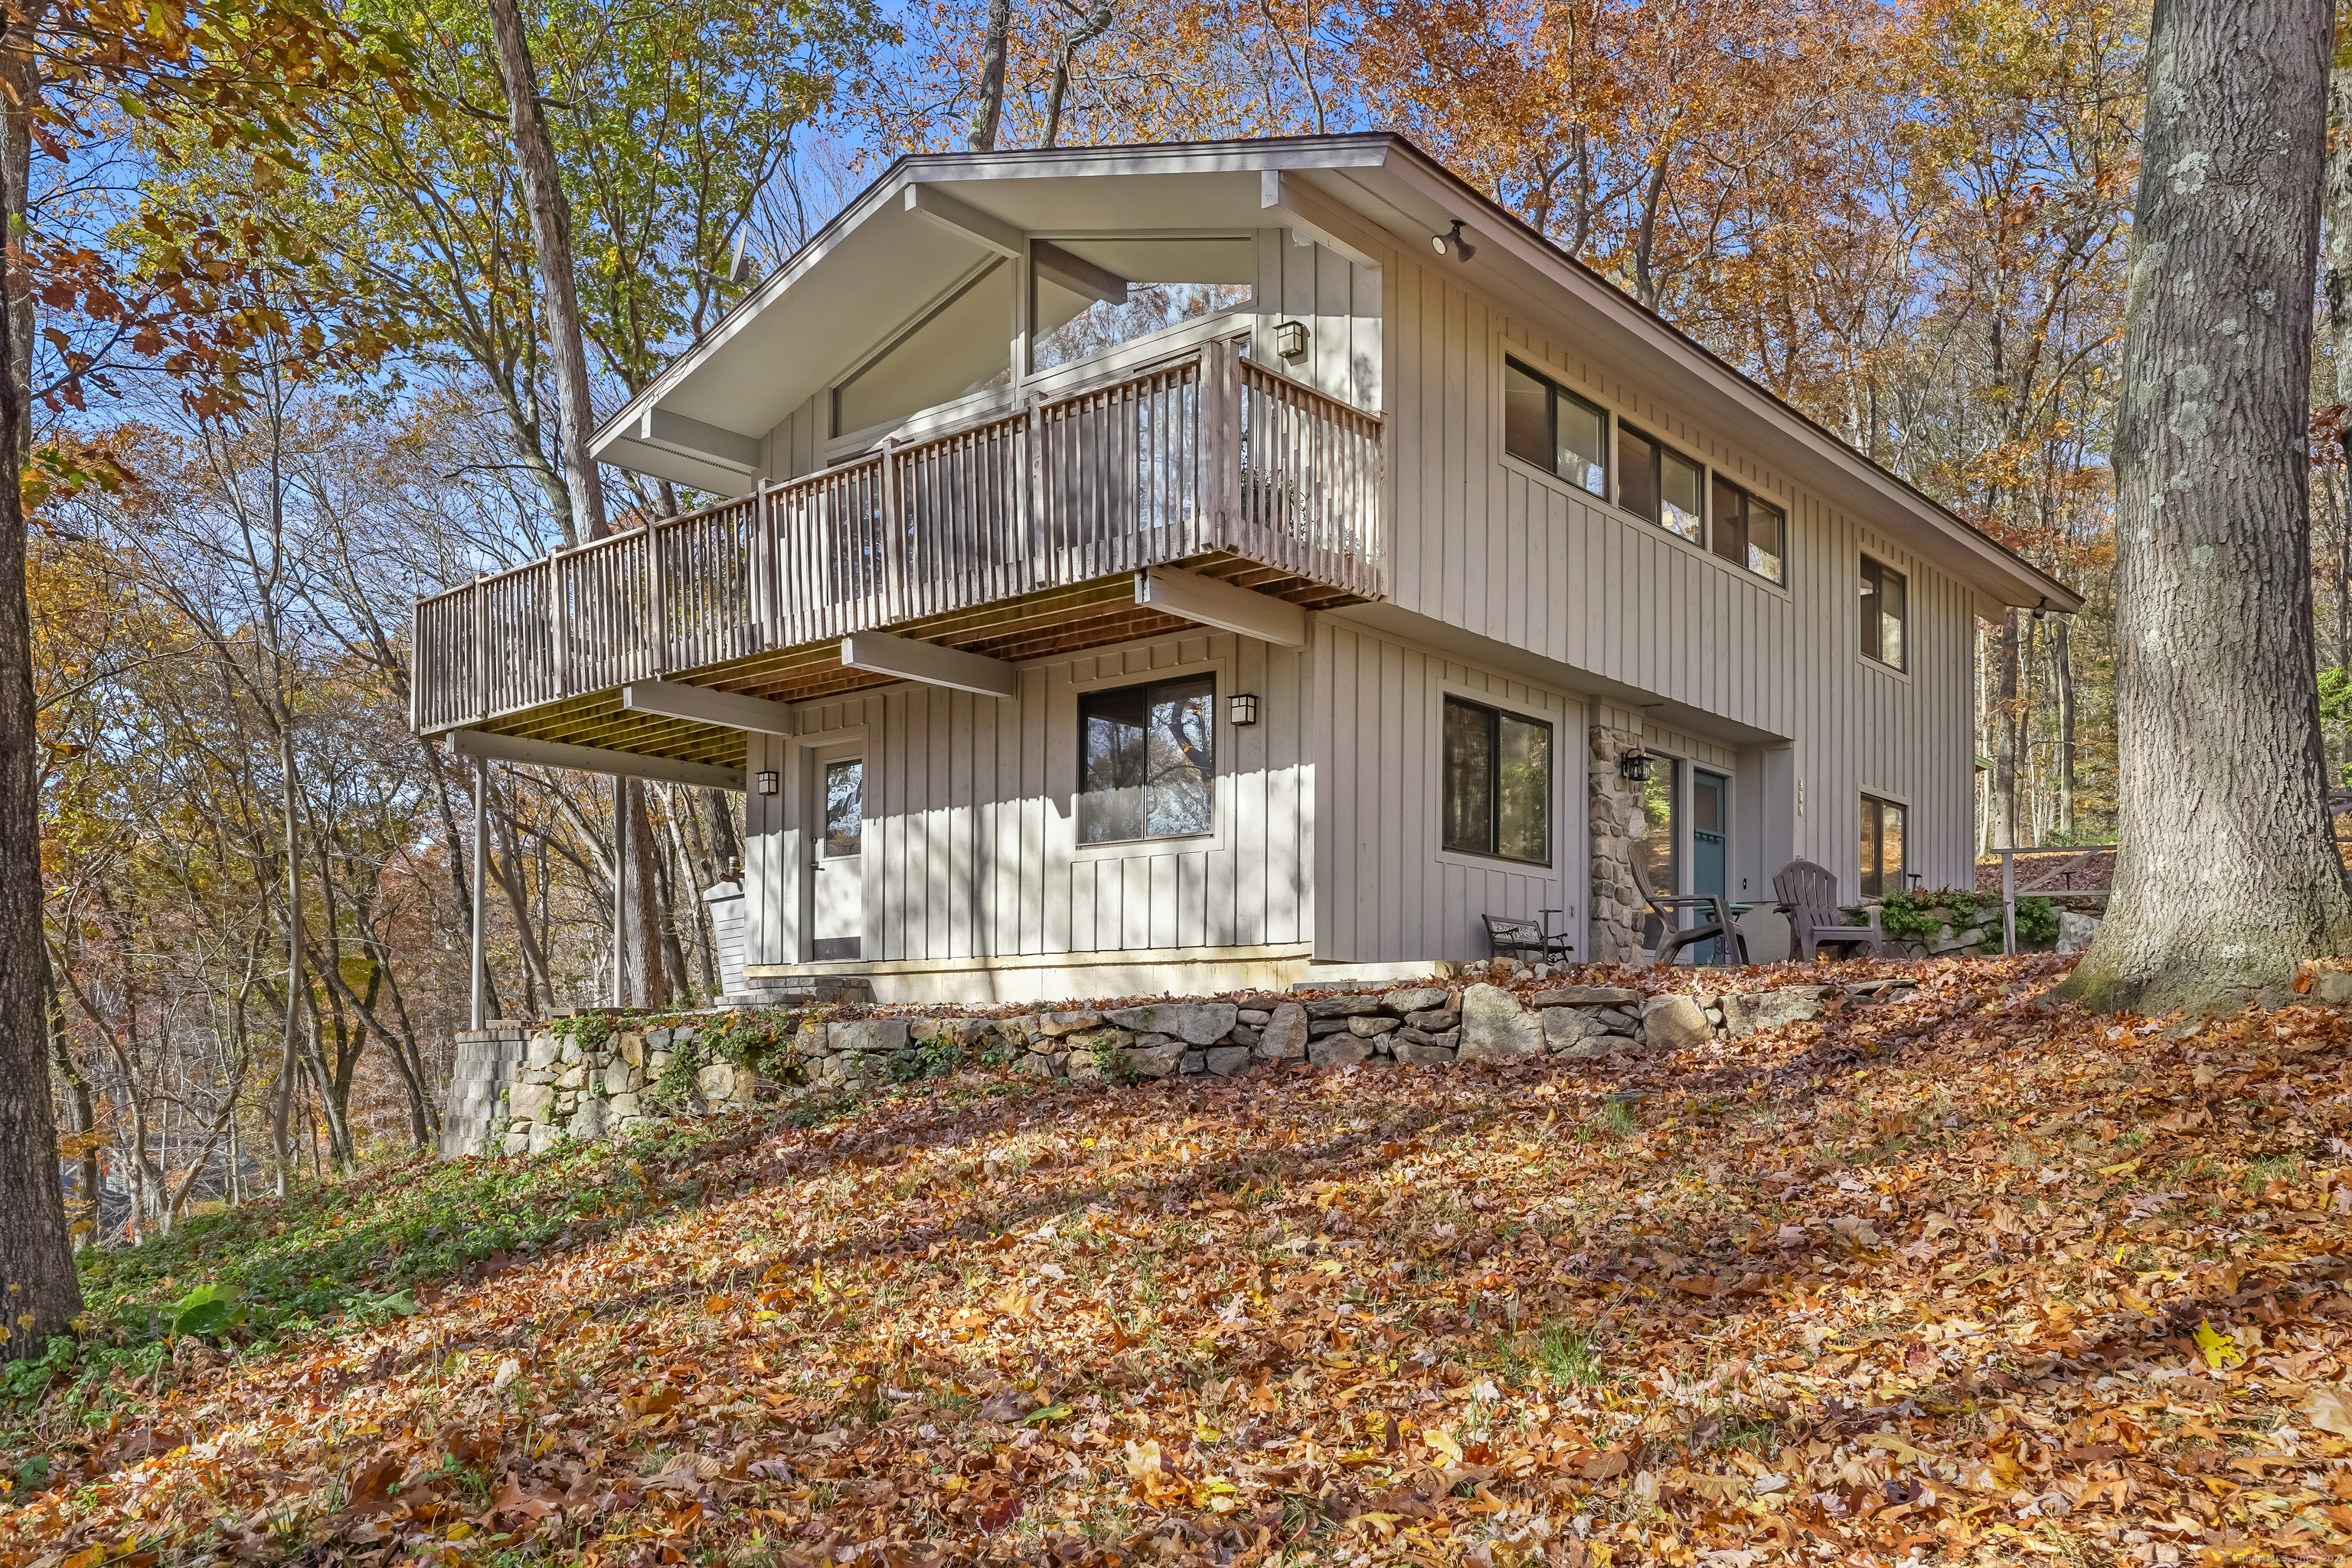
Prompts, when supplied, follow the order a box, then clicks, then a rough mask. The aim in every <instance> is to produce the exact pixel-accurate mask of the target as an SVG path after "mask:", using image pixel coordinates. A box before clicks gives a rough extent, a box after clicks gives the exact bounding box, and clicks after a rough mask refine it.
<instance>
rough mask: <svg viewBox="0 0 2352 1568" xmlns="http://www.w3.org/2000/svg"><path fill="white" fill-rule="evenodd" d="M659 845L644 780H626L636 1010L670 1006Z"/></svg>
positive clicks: (665, 920) (665, 916)
mask: <svg viewBox="0 0 2352 1568" xmlns="http://www.w3.org/2000/svg"><path fill="white" fill-rule="evenodd" d="M660 855H661V846H660V845H659V844H657V843H656V841H655V839H654V825H653V817H652V816H651V815H650V814H649V813H648V812H647V811H646V781H645V780H643V779H631V780H630V781H629V898H630V900H631V902H632V903H634V904H635V909H634V910H631V912H630V916H629V919H630V922H631V924H632V925H633V926H634V927H635V929H634V930H633V931H631V932H630V935H631V936H633V937H634V938H635V941H636V943H637V951H636V952H635V954H634V955H633V956H634V957H635V960H636V963H637V974H638V977H639V982H640V984H641V986H642V989H641V990H640V991H639V992H638V993H637V1005H639V1006H640V1007H667V1006H668V1005H670V984H669V981H670V971H669V963H668V955H667V953H666V952H664V951H663V946H662V941H663V935H664V933H665V932H666V931H667V930H668V927H669V920H668V915H667V910H664V908H663V907H662V905H663V899H662V890H663V888H664V886H665V884H666V883H667V881H668V879H667V878H666V877H664V876H662V875H661V870H660V868H659V866H658V865H657V864H656V861H657V860H658V858H659V857H660Z"/></svg>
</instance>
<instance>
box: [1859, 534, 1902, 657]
mask: <svg viewBox="0 0 2352 1568" xmlns="http://www.w3.org/2000/svg"><path fill="white" fill-rule="evenodd" d="M1909 586H1910V584H1908V583H1907V582H1906V581H1905V579H1904V576H1903V574H1902V573H1900V572H1897V571H1896V570H1895V568H1894V567H1892V566H1887V565H1885V564H1882V563H1879V562H1876V561H1873V560H1872V559H1871V558H1870V557H1869V556H1867V555H1865V556H1864V557H1863V558H1862V651H1863V652H1864V653H1866V654H1868V655H1869V656H1870V657H1871V658H1874V659H1876V660H1878V662H1879V663H1881V664H1891V665H1893V666H1894V667H1895V668H1897V669H1902V668H1906V667H1905V665H1904V663H1903V658H1904V647H1903V644H1904V637H1903V632H1904V627H1905V624H1906V621H1907V620H1908V619H1909V616H1910V605H1909V603H1908V599H1909V593H1908V590H1909Z"/></svg>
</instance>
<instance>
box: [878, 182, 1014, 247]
mask: <svg viewBox="0 0 2352 1568" xmlns="http://www.w3.org/2000/svg"><path fill="white" fill-rule="evenodd" d="M907 210H908V212H910V213H912V214H914V215H915V216H917V217H920V218H929V220H930V221H931V222H933V223H935V224H937V225H938V226H940V227H941V228H943V229H946V230H947V231H948V232H949V233H950V234H953V235H960V236H961V237H963V238H965V239H969V240H971V241H973V242H974V243H976V244H980V245H984V246H986V247H988V248H989V249H991V250H993V251H995V252H997V253H998V254H999V255H1002V256H1011V257H1015V258H1017V257H1019V256H1020V254H1021V250H1022V243H1023V241H1024V238H1025V236H1024V235H1023V234H1022V232H1021V231H1020V230H1019V229H1017V228H1015V227H1013V226H1012V225H1011V224H1009V223H1006V222H1005V221H1004V220H1003V218H1001V217H991V216H988V215H987V214H986V213H984V212H982V211H981V210H980V209H979V208H978V207H975V206H973V205H971V204H970V203H968V202H960V201H958V200H957V199H956V198H955V197H953V196H951V195H948V194H947V193H946V192H945V191H942V190H940V188H939V186H937V185H925V184H914V185H908V187H907Z"/></svg>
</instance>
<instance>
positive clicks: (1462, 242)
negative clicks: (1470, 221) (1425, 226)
mask: <svg viewBox="0 0 2352 1568" xmlns="http://www.w3.org/2000/svg"><path fill="white" fill-rule="evenodd" d="M1429 248H1430V249H1432V250H1434V251H1435V252H1437V254H1438V255H1440V256H1444V255H1447V254H1448V253H1451V254H1452V256H1453V258H1454V260H1456V261H1467V260H1469V259H1470V258H1472V257H1474V256H1475V255H1477V254H1478V247H1476V246H1475V245H1473V244H1471V243H1470V242H1469V241H1468V240H1466V239H1465V238H1463V237H1462V220H1461V219H1460V218H1455V219H1454V227H1453V228H1452V230H1450V231H1449V232H1447V233H1444V234H1433V235H1431V236H1430V237H1429Z"/></svg>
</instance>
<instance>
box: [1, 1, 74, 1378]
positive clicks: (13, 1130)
mask: <svg viewBox="0 0 2352 1568" xmlns="http://www.w3.org/2000/svg"><path fill="white" fill-rule="evenodd" d="M42 9H43V7H41V6H39V5H16V6H12V7H11V8H10V10H9V12H8V26H7V27H6V30H5V33H0V238H5V242H6V248H5V250H0V453H5V457H6V461H7V468H6V471H5V473H0V1298H5V1300H6V1301H7V1303H8V1310H7V1312H6V1314H5V1320H6V1321H5V1323H0V1346H5V1353H6V1354H7V1355H9V1356H28V1355H35V1354H37V1353H39V1352H40V1350H41V1348H42V1346H43V1344H44V1343H45V1342H47V1339H48V1337H49V1336H50V1335H51V1334H60V1333H63V1332H65V1331H66V1328H67V1325H68V1324H69V1323H71V1322H72V1321H73V1320H74V1319H75V1318H76V1317H78V1316H79V1314H80V1312H81V1281H80V1280H79V1279H77V1278H76V1277H75V1274H74V1261H73V1241H72V1238H71V1237H69V1236H68V1234H67V1230H66V1194H65V1181H64V1178H63V1177H62V1175H61V1174H60V1173H59V1172H58V1121H57V1107H56V1105H55V1103H54V1102H53V1101H52V1100H51V1099H50V1090H49V1038H48V1026H47V1018H46V1016H45V1007H44V1004H45V1002H46V1000H47V997H46V992H47V986H46V985H45V984H43V982H44V979H45V971H46V969H47V963H48V960H47V954H46V953H45V952H43V946H42V934H41V803H40V784H39V779H38V775H37V773H36V771H35V768H36V762H37V759H36V757H35V751H36V748H37V745H38V743H39V737H38V735H37V733H36V731H35V730H34V714H35V711H36V710H35V708H34V702H33V619H32V612H31V608H30V606H29V605H27V603H26V596H25V508H24V498H23V496H22V495H21V493H20V492H19V491H18V489H17V483H16V476H17V475H18V474H19V473H21V472H23V470H24V465H25V459H26V457H27V456H28V455H29V454H30V452H31V450H32V445H33V442H32V431H33V418H32V405H31V398H30V396H29V395H28V394H27V386H28V384H29V376H30V366H31V363H32V339H33V297H32V293H31V291H30V290H29V289H28V288H27V287H26V278H25V273H24V266H23V261H22V258H21V256H20V254H19V253H17V251H16V241H17V237H18V236H19V235H20V234H21V233H22V230H23V226H24V225H25V223H26V221H28V216H27V213H26V196H27V193H28V191H29V190H30V187H31V170H32V159H33V137H32V115H33V112H34V110H35V109H36V107H37V105H38V103H39V101H40V96H41V87H42V84H41V73H40V65H39V62H38V60H37V57H36V56H35V54H34V49H33V36H32V29H33V26H34V23H35V20H36V19H37V16H38V15H39V13H40V11H41V10H42Z"/></svg>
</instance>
